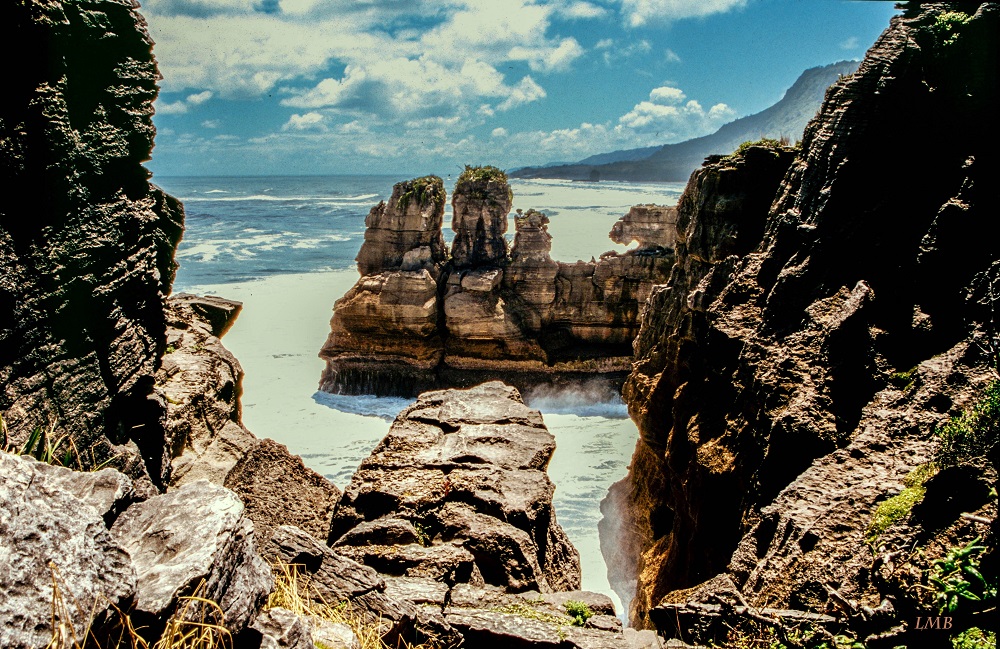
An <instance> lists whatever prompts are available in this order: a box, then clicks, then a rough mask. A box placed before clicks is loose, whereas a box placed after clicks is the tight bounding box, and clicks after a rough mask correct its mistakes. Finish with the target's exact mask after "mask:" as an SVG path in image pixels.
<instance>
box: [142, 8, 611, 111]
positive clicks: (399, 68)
mask: <svg viewBox="0 0 1000 649" xmlns="http://www.w3.org/2000/svg"><path fill="white" fill-rule="evenodd" d="M262 4H268V6H272V5H273V6H274V7H275V8H280V12H279V13H263V12H261V11H259V10H258V9H259V8H260V7H261V6H262ZM144 13H145V14H146V17H147V19H148V22H149V25H150V32H151V34H152V36H153V38H154V40H155V41H156V42H157V45H156V48H155V53H156V55H157V58H158V60H159V63H160V68H161V70H162V72H163V76H164V80H163V83H162V87H163V91H164V93H175V92H183V91H189V92H194V91H197V92H196V93H195V94H189V95H188V101H187V104H186V105H184V106H182V105H180V104H175V105H171V106H170V108H167V109H166V112H168V113H169V111H171V110H173V111H174V112H175V113H177V112H183V111H184V110H188V109H190V108H191V107H193V106H195V105H198V104H200V103H203V102H205V101H208V100H209V99H212V98H214V97H222V98H226V99H249V98H259V97H262V96H264V95H273V94H275V93H279V94H282V95H284V97H283V99H282V101H281V103H282V104H283V105H285V106H289V107H292V108H296V109H299V110H304V111H310V110H318V109H333V110H336V111H340V112H342V113H348V114H352V115H356V116H358V117H360V116H362V115H366V116H367V117H369V118H371V119H376V120H383V121H384V120H397V121H406V120H421V119H432V118H437V117H443V118H451V117H454V116H470V115H471V116H478V119H483V118H488V117H490V116H491V113H492V112H494V111H496V110H497V109H498V106H497V103H498V102H500V105H501V106H503V108H501V109H500V110H506V109H509V108H511V107H514V106H516V105H521V104H524V103H527V102H529V101H536V100H538V99H541V98H544V97H545V92H544V90H542V89H541V86H540V85H539V84H538V83H537V82H535V81H534V80H531V84H533V85H526V82H525V81H524V79H522V80H521V81H520V82H517V83H515V82H514V79H516V78H517V77H514V79H508V78H507V77H506V76H505V75H506V74H507V73H504V72H501V70H506V68H507V67H508V66H506V65H505V64H507V63H510V62H523V63H525V64H526V65H527V66H528V68H529V69H530V70H531V71H532V74H533V75H535V77H536V78H537V75H538V74H549V73H557V72H564V71H566V70H568V69H569V68H570V67H571V66H572V65H573V63H574V62H575V61H576V60H577V59H579V58H580V57H581V56H582V55H583V54H584V48H583V47H582V46H581V45H580V43H579V42H577V40H576V39H574V38H571V37H564V36H562V35H559V34H558V33H554V32H553V31H552V28H553V25H552V20H553V18H556V17H559V18H562V19H567V18H573V19H584V18H596V17H599V16H601V15H604V14H606V13H607V12H606V10H605V9H604V8H602V7H601V6H600V5H598V4H597V3H595V2H592V1H590V2H588V1H584V0H550V2H548V3H536V1H535V0H507V1H505V2H504V3H496V2H489V1H487V0H439V1H437V2H434V3H430V2H427V1H425V0H413V1H411V2H399V3H394V4H385V3H380V2H359V1H358V0H146V2H145V3H144ZM428 23H429V24H428ZM417 26H419V29H418V28H417ZM331 70H332V71H335V73H334V74H331ZM168 96H169V94H168ZM161 112H163V111H161Z"/></svg>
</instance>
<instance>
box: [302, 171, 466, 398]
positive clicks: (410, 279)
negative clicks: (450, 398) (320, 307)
mask: <svg viewBox="0 0 1000 649" xmlns="http://www.w3.org/2000/svg"><path fill="white" fill-rule="evenodd" d="M444 201H445V192H444V184H443V183H442V181H441V179H440V178H438V177H437V176H425V177H423V178H416V179H414V180H410V181H406V182H401V183H396V185H395V186H393V190H392V197H391V198H390V199H389V202H388V203H385V202H382V203H379V205H377V206H375V207H374V208H372V211H371V213H369V215H368V218H367V219H366V220H365V223H366V225H367V227H368V229H367V230H366V231H365V243H364V244H363V246H362V248H361V252H360V253H358V271H359V272H360V273H361V275H362V277H361V279H360V280H358V282H357V283H356V284H355V285H354V287H353V288H352V289H351V290H350V291H348V292H347V294H346V295H344V297H342V298H341V299H339V300H337V302H336V304H335V305H334V313H333V318H332V319H331V320H330V335H329V337H328V338H327V340H326V343H325V344H324V345H323V348H322V350H321V351H320V356H321V357H323V358H326V359H337V362H336V363H333V362H328V363H327V367H326V370H324V372H323V376H322V378H321V380H320V389H321V390H326V391H328V392H338V391H340V390H342V389H343V386H347V385H350V386H355V389H354V392H357V393H383V392H386V391H392V390H391V389H387V388H386V384H387V383H388V384H389V385H395V384H397V383H398V384H402V385H408V386H410V387H409V389H410V390H412V391H413V392H414V393H416V392H419V391H420V390H424V389H427V388H429V387H432V386H433V385H434V377H433V370H434V368H436V367H437V366H438V365H439V364H440V363H441V359H442V358H443V357H444V341H443V339H442V336H441V332H440V331H439V327H438V322H439V319H440V317H441V315H440V313H439V312H440V309H441V306H440V304H439V299H438V283H439V281H440V278H441V267H442V263H443V262H444V260H445V259H446V257H447V249H446V248H445V243H444V237H443V235H442V233H441V221H442V217H443V215H444Z"/></svg>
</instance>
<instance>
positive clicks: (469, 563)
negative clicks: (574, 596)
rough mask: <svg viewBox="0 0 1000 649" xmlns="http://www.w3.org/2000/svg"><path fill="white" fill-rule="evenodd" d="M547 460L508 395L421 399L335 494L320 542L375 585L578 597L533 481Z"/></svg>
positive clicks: (547, 486)
mask: <svg viewBox="0 0 1000 649" xmlns="http://www.w3.org/2000/svg"><path fill="white" fill-rule="evenodd" d="M554 450H555V443H554V441H553V438H552V435H551V434H550V433H549V432H548V431H547V430H546V429H545V425H544V424H543V423H542V418H541V415H540V414H539V413H538V411H537V410H531V409H530V408H528V407H527V406H525V405H524V404H523V403H522V402H521V399H520V396H519V395H518V393H517V391H516V390H514V389H513V388H510V387H508V386H505V385H503V384H501V383H499V382H494V383H485V384H483V385H481V386H478V387H476V388H473V389H471V390H466V391H459V390H445V391H440V392H428V393H425V394H423V395H421V396H420V398H419V399H418V400H417V402H416V403H415V404H414V405H413V406H411V407H410V408H408V409H406V410H404V411H403V412H402V413H400V415H399V416H398V417H397V418H396V421H395V422H394V423H393V425H392V428H391V429H390V430H389V433H388V435H387V436H386V437H385V439H383V440H382V442H381V443H380V444H379V446H378V448H376V449H375V451H374V452H373V453H372V455H371V456H369V457H368V458H367V459H366V460H365V461H364V462H362V464H361V466H360V467H359V468H358V471H357V473H355V475H354V477H353V478H352V480H351V483H350V485H348V487H347V488H346V489H345V490H344V495H343V497H342V498H341V501H340V503H339V504H338V506H337V509H336V510H335V512H334V514H333V519H332V523H331V526H330V539H329V540H330V543H331V545H332V546H333V548H334V549H335V550H336V551H337V552H338V553H340V554H342V555H344V556H346V557H350V558H352V559H354V560H356V561H359V562H361V563H364V564H365V565H368V566H371V567H373V568H375V569H376V570H378V571H379V572H380V573H382V574H386V575H397V576H405V577H424V578H431V579H435V580H437V581H440V582H444V583H446V584H449V585H454V584H457V583H474V584H483V583H486V584H492V585H495V586H498V587H501V588H503V589H506V590H509V591H513V592H517V591H524V590H538V591H541V592H551V591H555V590H572V589H574V588H579V583H580V581H579V580H580V559H579V554H578V553H577V552H576V550H575V549H574V548H573V546H572V545H570V543H569V540H568V539H567V538H566V535H565V533H564V532H563V530H562V528H561V527H559V525H558V524H557V523H556V519H555V513H554V511H553V509H552V493H553V490H554V487H553V485H552V483H551V482H550V481H549V478H548V476H547V475H546V473H545V468H546V467H547V466H548V463H549V459H550V458H551V456H552V452H553V451H554Z"/></svg>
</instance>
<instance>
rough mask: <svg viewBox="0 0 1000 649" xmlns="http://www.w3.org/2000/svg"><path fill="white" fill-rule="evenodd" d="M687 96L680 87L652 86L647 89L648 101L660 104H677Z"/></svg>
mask: <svg viewBox="0 0 1000 649" xmlns="http://www.w3.org/2000/svg"><path fill="white" fill-rule="evenodd" d="M686 98H687V95H685V94H684V91H683V90H681V89H680V88H672V87H670V86H660V87H659V88H653V89H652V90H650V91H649V99H650V101H655V102H658V103H661V104H679V103H681V102H682V101H684V100H685V99H686Z"/></svg>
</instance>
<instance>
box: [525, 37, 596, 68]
mask: <svg viewBox="0 0 1000 649" xmlns="http://www.w3.org/2000/svg"><path fill="white" fill-rule="evenodd" d="M583 52H584V49H583V47H581V45H580V43H578V42H577V40H576V39H575V38H564V39H563V40H562V41H560V43H559V45H557V46H555V47H553V46H551V45H539V46H535V47H526V46H523V45H516V46H514V47H512V48H510V51H509V52H508V53H507V58H509V59H510V60H511V61H527V63H528V67H530V68H531V70H532V71H534V72H552V71H563V70H567V69H569V67H570V65H571V64H572V63H573V61H575V60H576V59H578V58H580V56H582V55H583Z"/></svg>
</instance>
